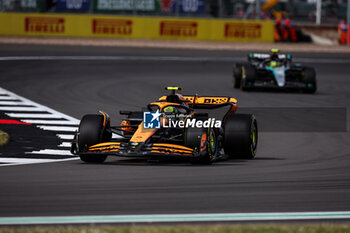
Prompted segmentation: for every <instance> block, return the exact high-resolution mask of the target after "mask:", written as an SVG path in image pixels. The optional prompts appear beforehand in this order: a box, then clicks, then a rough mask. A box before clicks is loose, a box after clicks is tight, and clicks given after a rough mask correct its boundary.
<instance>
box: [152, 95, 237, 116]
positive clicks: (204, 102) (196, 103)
mask: <svg viewBox="0 0 350 233" xmlns="http://www.w3.org/2000/svg"><path fill="white" fill-rule="evenodd" d="M183 97H184V98H185V100H183V103H187V104H188V106H189V107H191V108H193V109H214V108H221V107H224V106H230V108H229V110H228V111H227V113H226V114H225V116H224V119H225V118H226V117H227V116H228V115H229V114H230V113H234V112H236V110H237V108H238V106H237V100H236V99H235V98H232V97H221V96H203V97H199V96H198V95H193V96H183ZM166 98H167V96H162V97H160V98H159V99H158V100H159V101H166Z"/></svg>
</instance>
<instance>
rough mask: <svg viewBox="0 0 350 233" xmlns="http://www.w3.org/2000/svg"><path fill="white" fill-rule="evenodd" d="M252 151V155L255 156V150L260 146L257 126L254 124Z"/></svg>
mask: <svg viewBox="0 0 350 233" xmlns="http://www.w3.org/2000/svg"><path fill="white" fill-rule="evenodd" d="M251 142H252V144H251V150H252V155H253V156H255V150H256V147H257V144H258V137H257V128H256V126H255V124H253V127H252V131H251Z"/></svg>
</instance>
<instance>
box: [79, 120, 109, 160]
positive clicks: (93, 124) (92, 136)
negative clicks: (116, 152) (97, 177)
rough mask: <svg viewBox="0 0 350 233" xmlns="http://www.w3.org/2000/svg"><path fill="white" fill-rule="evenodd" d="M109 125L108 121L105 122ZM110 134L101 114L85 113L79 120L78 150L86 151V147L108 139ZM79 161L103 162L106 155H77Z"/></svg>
mask: <svg viewBox="0 0 350 233" xmlns="http://www.w3.org/2000/svg"><path fill="white" fill-rule="evenodd" d="M107 126H109V122H108V123H107ZM110 139H111V134H110V133H108V132H106V127H104V126H103V116H102V115H85V116H84V117H83V118H82V120H81V121H80V125H79V137H78V145H79V152H87V151H88V148H89V147H90V146H92V145H96V144H98V143H101V142H104V141H109V140H110ZM79 157H80V159H81V161H84V162H86V163H103V162H104V161H105V160H106V158H107V155H94V154H92V155H79Z"/></svg>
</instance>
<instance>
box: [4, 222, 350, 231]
mask: <svg viewBox="0 0 350 233" xmlns="http://www.w3.org/2000/svg"><path fill="white" fill-rule="evenodd" d="M258 232H259V233H343V232H350V225H349V224H346V225H210V226H209V225H200V226H130V227H121V226H101V227H96V226H92V227H81V226H80V227H16V228H0V233H258Z"/></svg>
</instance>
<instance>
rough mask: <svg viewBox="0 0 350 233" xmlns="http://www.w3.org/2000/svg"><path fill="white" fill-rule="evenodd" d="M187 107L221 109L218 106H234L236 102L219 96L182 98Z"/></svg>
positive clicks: (230, 98)
mask: <svg viewBox="0 0 350 233" xmlns="http://www.w3.org/2000/svg"><path fill="white" fill-rule="evenodd" d="M184 98H185V99H186V101H187V102H188V105H190V106H191V107H193V108H196V107H201V106H203V107H209V108H210V107H221V106H220V105H228V104H236V103H237V100H236V99H235V98H232V97H220V96H203V97H199V96H196V95H194V96H184Z"/></svg>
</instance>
